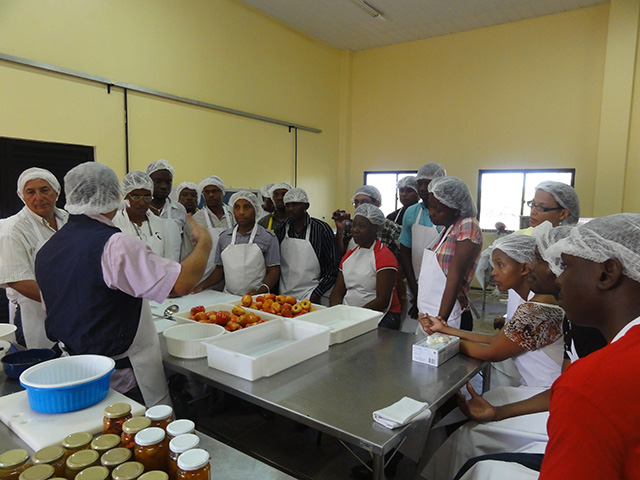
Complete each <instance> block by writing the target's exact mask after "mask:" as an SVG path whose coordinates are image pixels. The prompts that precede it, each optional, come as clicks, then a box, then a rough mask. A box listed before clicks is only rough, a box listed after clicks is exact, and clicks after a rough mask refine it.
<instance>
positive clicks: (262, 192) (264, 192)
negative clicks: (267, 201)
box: [260, 183, 273, 198]
mask: <svg viewBox="0 0 640 480" xmlns="http://www.w3.org/2000/svg"><path fill="white" fill-rule="evenodd" d="M271 187H273V183H267V184H266V185H265V186H263V187H262V188H261V189H260V195H262V196H263V197H267V198H271V194H270V193H269V192H270V191H271Z"/></svg>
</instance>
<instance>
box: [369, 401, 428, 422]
mask: <svg viewBox="0 0 640 480" xmlns="http://www.w3.org/2000/svg"><path fill="white" fill-rule="evenodd" d="M430 416H431V410H429V404H428V403H425V402H419V401H417V400H414V399H413V398H409V397H404V398H403V399H402V400H400V401H398V402H396V403H394V404H393V405H389V406H388V407H386V408H383V409H382V410H376V411H375V412H373V419H374V420H375V421H376V422H378V423H379V424H380V425H383V426H385V427H387V428H398V427H402V426H403V425H406V424H408V423H410V422H413V421H416V420H424V419H427V418H429V417H430Z"/></svg>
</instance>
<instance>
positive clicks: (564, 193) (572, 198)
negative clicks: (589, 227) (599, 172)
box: [536, 180, 580, 224]
mask: <svg viewBox="0 0 640 480" xmlns="http://www.w3.org/2000/svg"><path fill="white" fill-rule="evenodd" d="M536 190H543V191H545V192H547V193H549V194H550V195H551V196H553V198H555V200H556V202H558V205H560V206H561V207H562V208H566V209H567V210H569V216H568V217H567V218H566V219H565V220H564V222H565V223H568V224H575V223H578V220H579V219H580V200H579V199H578V194H577V193H576V191H575V190H574V189H573V187H572V186H571V185H567V184H566V183H562V182H553V181H551V180H549V181H546V182H542V183H539V184H538V185H537V186H536Z"/></svg>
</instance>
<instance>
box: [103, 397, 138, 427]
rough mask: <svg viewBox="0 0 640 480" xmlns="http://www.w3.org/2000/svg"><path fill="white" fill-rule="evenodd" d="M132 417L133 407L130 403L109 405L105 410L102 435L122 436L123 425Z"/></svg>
mask: <svg viewBox="0 0 640 480" xmlns="http://www.w3.org/2000/svg"><path fill="white" fill-rule="evenodd" d="M131 417H132V415H131V405H129V404H128V403H124V402H118V403H112V404H111V405H108V406H107V407H105V409H104V418H103V419H102V433H113V434H115V435H122V424H123V423H124V422H126V421H127V420H129V419H130V418H131Z"/></svg>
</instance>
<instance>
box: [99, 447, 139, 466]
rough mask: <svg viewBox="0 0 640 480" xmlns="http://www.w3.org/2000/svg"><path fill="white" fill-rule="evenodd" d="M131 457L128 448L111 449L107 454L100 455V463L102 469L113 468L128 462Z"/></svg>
mask: <svg viewBox="0 0 640 480" xmlns="http://www.w3.org/2000/svg"><path fill="white" fill-rule="evenodd" d="M131 455H132V453H131V450H129V449H128V448H123V447H118V448H112V449H111V450H109V451H108V452H104V453H103V454H102V457H100V463H101V464H102V466H103V467H115V466H117V465H120V464H121V463H124V462H128V461H129V459H130V458H131Z"/></svg>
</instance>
